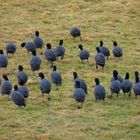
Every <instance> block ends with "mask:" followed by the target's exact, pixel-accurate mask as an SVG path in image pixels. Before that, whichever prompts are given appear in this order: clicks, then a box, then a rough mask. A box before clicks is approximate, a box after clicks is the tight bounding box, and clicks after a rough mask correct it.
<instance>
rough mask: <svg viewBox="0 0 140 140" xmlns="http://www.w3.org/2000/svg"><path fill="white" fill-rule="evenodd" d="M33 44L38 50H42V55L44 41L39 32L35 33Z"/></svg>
mask: <svg viewBox="0 0 140 140" xmlns="http://www.w3.org/2000/svg"><path fill="white" fill-rule="evenodd" d="M33 42H34V43H35V45H36V48H37V49H41V54H42V47H43V44H44V42H43V39H42V38H41V37H40V36H39V31H35V37H34V40H33Z"/></svg>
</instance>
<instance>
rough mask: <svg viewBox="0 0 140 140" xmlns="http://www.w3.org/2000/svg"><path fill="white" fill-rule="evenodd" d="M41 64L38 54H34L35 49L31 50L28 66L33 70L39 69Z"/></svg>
mask: <svg viewBox="0 0 140 140" xmlns="http://www.w3.org/2000/svg"><path fill="white" fill-rule="evenodd" d="M40 66H41V59H40V57H39V56H37V55H36V51H32V58H31V60H30V67H31V70H32V71H33V72H34V71H39V70H40Z"/></svg>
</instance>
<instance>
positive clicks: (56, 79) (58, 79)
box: [51, 66, 62, 90]
mask: <svg viewBox="0 0 140 140" xmlns="http://www.w3.org/2000/svg"><path fill="white" fill-rule="evenodd" d="M51 79H52V82H53V83H54V84H55V85H56V87H57V88H56V90H58V86H59V85H61V84H62V76H61V74H60V72H59V71H57V67H56V66H53V71H52V72H51Z"/></svg>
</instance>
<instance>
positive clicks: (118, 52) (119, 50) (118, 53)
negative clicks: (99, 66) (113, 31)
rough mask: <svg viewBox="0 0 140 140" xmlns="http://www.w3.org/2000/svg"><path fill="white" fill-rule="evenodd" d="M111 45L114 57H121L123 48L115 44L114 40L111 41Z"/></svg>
mask: <svg viewBox="0 0 140 140" xmlns="http://www.w3.org/2000/svg"><path fill="white" fill-rule="evenodd" d="M113 46H114V48H113V51H112V52H113V55H114V57H122V55H123V50H122V48H121V47H120V46H119V45H118V44H117V42H116V41H113Z"/></svg>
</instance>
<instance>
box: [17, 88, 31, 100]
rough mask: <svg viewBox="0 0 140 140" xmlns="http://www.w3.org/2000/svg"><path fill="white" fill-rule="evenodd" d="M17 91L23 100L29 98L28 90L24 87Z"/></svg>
mask: <svg viewBox="0 0 140 140" xmlns="http://www.w3.org/2000/svg"><path fill="white" fill-rule="evenodd" d="M18 91H19V92H20V93H21V94H22V95H23V96H24V98H25V99H27V98H28V97H29V89H28V88H27V87H26V86H20V87H19V88H18Z"/></svg>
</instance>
